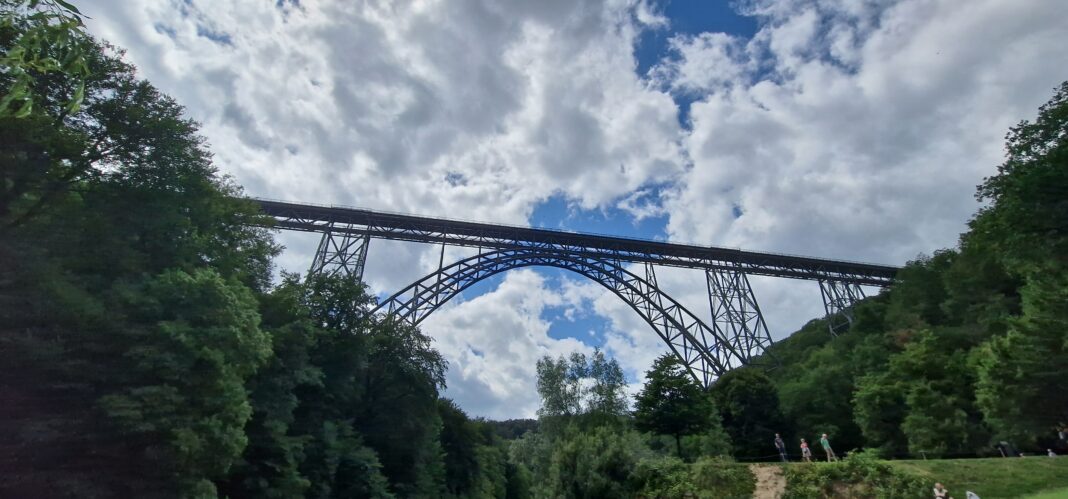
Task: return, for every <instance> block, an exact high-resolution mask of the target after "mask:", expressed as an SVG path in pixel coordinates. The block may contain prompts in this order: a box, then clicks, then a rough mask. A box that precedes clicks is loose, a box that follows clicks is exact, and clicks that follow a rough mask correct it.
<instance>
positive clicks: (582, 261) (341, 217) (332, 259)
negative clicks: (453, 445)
mask: <svg viewBox="0 0 1068 499" xmlns="http://www.w3.org/2000/svg"><path fill="white" fill-rule="evenodd" d="M253 201H255V202H257V203H259V205H260V207H261V209H262V211H263V212H264V214H266V215H268V216H269V217H271V218H273V219H274V227H277V228H282V229H287V230H296V231H304V232H319V233H322V237H321V239H320V242H319V247H318V250H317V251H316V254H315V258H314V260H313V262H312V266H311V269H310V270H309V273H323V274H331V275H344V276H349V277H351V278H354V279H362V276H363V270H364V266H365V263H366V259H367V251H368V246H369V244H370V240H371V238H381V239H394V240H403V241H417V242H425V243H435V244H441V245H442V253H441V259H440V260H439V264H438V269H437V270H436V271H434V272H431V273H429V274H427V275H425V276H423V277H422V278H420V279H418V280H416V281H415V282H413V283H412V284H410V285H409V286H407V287H405V288H404V289H402V290H400V291H398V292H397V293H395V294H394V295H392V296H390V297H389V298H387V299H386V300H384V301H382V302H381V303H379V305H378V307H377V308H376V309H375V311H374V312H375V313H384V314H387V315H390V316H393V317H394V318H395V319H396V320H401V321H405V322H407V323H410V324H412V325H417V324H419V323H420V322H422V321H423V320H424V319H425V318H426V317H427V316H428V315H430V314H431V313H432V312H434V311H435V310H437V309H438V308H439V307H440V306H442V305H443V304H445V303H446V302H448V301H449V300H450V299H452V298H453V297H454V296H456V295H457V294H459V293H460V292H462V291H464V290H465V289H467V288H469V287H470V286H472V285H474V284H475V283H477V282H479V281H481V280H483V279H486V278H488V277H490V276H493V275H496V274H499V273H501V272H505V271H508V270H511V269H516V268H521V267H530V266H547V267H556V268H560V269H564V270H568V271H571V272H575V273H577V274H580V275H582V276H585V277H587V278H589V279H592V280H594V281H595V282H597V283H599V284H601V285H602V286H604V287H605V288H606V289H608V290H609V291H611V292H612V293H614V294H615V295H616V296H618V297H619V298H621V299H622V300H623V301H624V302H626V303H627V304H628V305H629V306H630V307H631V308H632V309H633V310H634V311H635V312H637V313H638V314H639V315H640V316H641V317H642V319H643V320H645V322H646V323H648V324H649V326H650V327H651V328H652V329H653V330H654V331H655V332H656V334H657V335H658V336H660V338H661V339H662V340H663V341H664V342H665V343H666V344H667V345H668V347H669V348H670V349H671V351H672V352H673V353H674V354H675V355H676V356H678V358H679V359H680V360H681V361H682V362H683V364H684V365H685V366H686V368H687V370H688V371H689V372H690V374H691V375H692V376H693V377H694V379H696V380H697V381H698V382H700V383H702V384H703V385H705V386H708V385H711V384H712V383H713V382H714V381H715V380H716V379H717V378H718V377H719V376H721V375H722V374H723V373H725V372H727V371H729V370H731V369H734V368H736V367H740V366H743V365H751V364H753V363H754V362H755V361H756V360H757V358H758V357H760V356H761V355H762V354H763V353H764V352H765V350H766V349H767V347H768V346H770V345H771V343H772V340H771V335H770V333H769V331H768V328H767V324H766V323H765V322H764V318H763V314H762V313H761V311H760V307H759V305H758V304H757V301H756V297H755V295H754V294H753V290H752V287H751V286H750V284H749V278H748V275H749V274H756V275H769V276H774V277H784V278H791V279H806V280H815V281H817V282H818V283H819V287H820V294H821V296H822V298H823V304H824V307H825V310H826V312H827V316H828V319H829V321H828V324H829V329H830V332H831V334H832V335H837V334H839V333H841V332H842V331H843V330H845V329H846V328H848V327H849V326H850V325H851V324H852V322H853V313H852V310H853V305H854V304H855V303H856V302H857V301H858V300H860V299H862V298H864V292H863V290H862V289H861V287H860V286H861V285H868V286H876V287H885V286H887V285H889V284H890V283H891V282H893V279H894V275H895V273H896V271H897V268H896V267H890V266H884V265H874V264H865V263H855V262H844V261H835V260H826V259H817V258H809V257H800V256H789V255H777V254H772V253H758V252H748V251H741V250H734V249H725V248H716V247H702V246H693V245H681V244H673V243H664V242H658V241H647V240H641V239H628V238H619V237H611V236H601V235H594V234H579V233H573V232H563V231H554V230H545V229H533V228H528V227H511V226H505V225H494V224H483V223H474V222H463V221H455V220H445V219H437V218H429V217H418V216H413V215H401V214H392V213H383V212H375V211H370V210H361V209H354V208H346V207H336V206H317V205H310V204H297V203H287V202H280V201H271V200H263V199H255V200H253ZM445 245H456V246H467V247H475V248H478V254H477V255H474V256H471V257H467V258H463V259H461V260H459V261H457V262H454V263H452V264H449V265H445V261H444V249H445ZM625 263H627V264H631V268H634V265H635V264H640V266H643V267H644V272H643V273H644V275H638V274H635V273H634V272H633V271H632V270H630V269H628V268H627V267H625V266H624V264H625ZM657 265H663V266H674V267H685V268H693V269H702V270H704V272H705V282H706V285H707V289H708V296H709V307H710V309H711V318H712V320H711V321H710V322H708V323H706V322H705V321H703V320H701V319H700V318H698V317H697V316H696V315H694V314H693V313H692V312H690V311H689V310H687V309H686V308H685V307H684V306H682V305H681V304H679V303H678V302H677V301H676V300H674V299H673V298H671V297H670V296H668V295H667V294H666V293H664V292H663V291H662V290H661V289H660V287H659V285H658V283H657V280H656V270H655V267H656V266H657Z"/></svg>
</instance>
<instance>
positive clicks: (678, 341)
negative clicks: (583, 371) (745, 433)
mask: <svg viewBox="0 0 1068 499" xmlns="http://www.w3.org/2000/svg"><path fill="white" fill-rule="evenodd" d="M531 266H546V267H557V268H561V269H565V270H570V271H572V272H575V273H577V274H581V275H583V276H586V277H588V278H590V279H593V280H594V281H597V282H598V283H600V284H601V285H602V286H604V287H605V288H607V289H608V290H610V291H612V292H613V293H615V294H616V296H619V297H620V298H621V299H623V301H625V302H627V304H628V305H630V306H631V308H633V309H634V310H635V311H636V312H638V314H639V315H641V317H642V319H644V320H645V322H647V323H648V324H649V325H650V326H651V327H652V328H653V330H655V331H656V333H657V334H658V335H660V338H661V339H663V340H664V341H665V342H666V343H667V344H668V346H669V347H670V348H671V350H672V351H673V352H674V353H675V354H676V355H678V357H679V358H680V359H682V361H683V362H684V363H685V365H686V367H687V369H688V370H689V371H690V374H691V375H693V376H694V378H695V379H697V380H698V381H700V382H702V383H704V384H706V385H708V384H711V383H712V382H713V381H714V380H715V379H716V378H717V377H719V376H720V375H722V374H723V373H724V372H726V371H728V370H730V369H732V368H735V367H738V366H741V365H744V364H747V363H748V362H749V355H751V352H748V351H747V352H744V353H743V352H738V351H736V350H734V349H733V346H732V345H733V343H734V342H732V341H731V340H730V339H729V338H727V337H725V336H723V335H721V334H720V333H719V332H717V331H714V330H712V329H711V328H709V327H708V326H706V325H705V324H704V322H702V321H701V320H700V319H698V318H697V317H696V316H694V315H693V314H692V313H690V311H689V310H687V309H686V308H685V307H683V306H682V305H680V304H679V303H678V302H677V301H675V300H674V299H672V298H671V297H670V296H668V295H666V294H664V293H663V292H662V291H660V289H659V288H658V287H657V285H656V282H655V279H654V280H652V281H650V280H649V279H645V278H642V277H640V276H638V275H636V274H634V273H633V272H630V271H629V270H627V269H625V268H623V267H622V266H621V265H619V264H618V263H615V262H609V261H606V260H602V259H598V258H587V257H582V256H577V255H572V254H569V253H566V252H561V251H554V250H545V249H536V248H531V249H519V250H503V251H492V252H488V253H481V254H478V255H475V256H472V257H469V258H465V259H463V260H460V261H458V262H456V263H453V264H452V265H449V266H447V267H443V268H441V269H439V270H438V271H436V272H431V273H430V274H427V275H426V276H424V277H423V278H422V279H419V280H418V281H416V282H414V283H412V284H411V285H409V286H408V287H406V288H404V289H402V290H401V291H399V292H397V293H396V294H394V295H393V296H391V297H389V298H388V299H386V300H385V301H383V302H382V303H380V304H379V305H378V308H377V309H376V310H375V312H379V311H381V312H386V313H387V314H390V315H394V316H396V317H398V318H399V319H401V320H403V321H405V322H408V323H410V324H412V325H417V324H419V323H420V322H421V321H422V320H423V319H425V318H426V317H427V316H428V315H430V313H431V312H433V311H434V310H437V308H438V307H440V306H442V305H443V304H444V303H445V302H447V301H449V300H450V299H452V297H454V296H456V295H457V294H458V293H460V292H461V291H463V290H465V289H467V288H468V287H470V286H471V285H473V284H475V283H476V282H478V281H481V280H482V279H485V278H487V277H490V276H492V275H495V274H499V273H501V272H504V271H507V270H511V269H516V268H520V267H531ZM756 353H759V352H756Z"/></svg>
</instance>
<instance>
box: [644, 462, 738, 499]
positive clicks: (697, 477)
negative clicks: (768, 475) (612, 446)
mask: <svg viewBox="0 0 1068 499" xmlns="http://www.w3.org/2000/svg"><path fill="white" fill-rule="evenodd" d="M631 480H632V483H633V485H632V488H633V489H634V490H637V491H639V496H640V497H648V498H676V497H697V498H708V499H713V498H715V499H721V498H723V499H729V498H747V497H750V496H751V495H752V493H753V489H754V488H755V485H756V483H755V479H754V478H753V474H752V473H751V472H750V471H749V467H748V466H746V465H744V464H738V463H734V462H730V461H726V460H723V459H713V458H702V459H700V460H698V461H697V462H696V463H693V464H686V463H684V462H682V461H680V460H679V459H678V458H675V457H661V458H654V459H646V460H643V461H641V462H640V463H638V466H637V468H636V469H635V471H634V474H633V475H632V476H631Z"/></svg>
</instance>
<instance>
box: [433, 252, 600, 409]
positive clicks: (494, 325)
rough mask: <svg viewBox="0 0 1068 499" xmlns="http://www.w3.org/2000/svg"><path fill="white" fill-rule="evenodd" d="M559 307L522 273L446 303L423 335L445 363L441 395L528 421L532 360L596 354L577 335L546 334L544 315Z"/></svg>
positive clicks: (534, 399)
mask: <svg viewBox="0 0 1068 499" xmlns="http://www.w3.org/2000/svg"><path fill="white" fill-rule="evenodd" d="M564 303H565V302H564V300H563V299H562V298H561V297H560V296H559V295H557V294H556V293H554V292H553V291H552V290H550V289H548V288H547V287H546V282H545V278H544V277H542V276H541V275H539V274H538V273H536V272H534V271H533V270H529V269H520V270H515V271H512V272H509V273H507V274H505V277H504V280H503V281H502V282H501V284H500V285H499V286H498V287H497V288H496V289H494V290H493V291H490V292H488V293H486V294H482V295H479V296H476V297H474V298H471V299H470V300H466V301H459V302H457V303H453V302H450V303H449V305H448V306H446V307H444V308H443V309H441V310H438V311H437V312H435V313H434V314H433V315H431V316H430V317H429V318H427V320H426V321H425V322H424V323H423V326H422V327H423V330H424V331H425V332H426V333H427V334H429V335H430V336H431V337H433V338H434V339H435V347H436V348H437V349H438V350H439V351H441V353H442V355H444V356H445V358H446V359H447V360H448V361H449V373H448V384H449V388H448V389H447V390H446V392H445V396H447V397H451V398H453V399H455V400H456V401H457V402H458V403H460V404H461V406H462V407H464V409H466V410H467V411H469V412H471V413H473V414H476V415H480V416H487V417H491V418H501V419H504V418H514V417H533V416H534V413H535V411H537V409H538V403H539V399H538V392H537V385H536V376H535V364H536V363H537V360H538V359H539V358H541V357H542V356H545V355H549V356H552V357H557V356H560V355H565V356H566V355H568V354H570V353H571V352H583V353H587V354H589V353H591V352H592V351H593V348H592V347H590V346H589V345H586V344H584V343H582V342H581V341H579V340H576V339H574V338H565V339H554V338H551V337H550V336H549V334H548V332H549V323H548V322H546V321H545V320H543V319H542V318H541V315H542V312H543V311H545V309H546V307H550V306H559V305H563V304H564Z"/></svg>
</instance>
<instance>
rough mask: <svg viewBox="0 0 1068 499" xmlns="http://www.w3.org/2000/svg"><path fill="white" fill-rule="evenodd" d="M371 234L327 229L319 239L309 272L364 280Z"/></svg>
mask: <svg viewBox="0 0 1068 499" xmlns="http://www.w3.org/2000/svg"><path fill="white" fill-rule="evenodd" d="M370 242H371V236H369V235H367V234H353V233H350V232H344V231H333V230H329V229H327V230H326V231H324V232H323V236H322V238H320V239H319V248H318V249H317V250H315V258H314V259H312V264H311V268H309V269H308V274H322V275H329V276H336V275H341V276H345V277H351V278H354V279H356V280H363V269H364V267H365V266H366V264H367V247H368V245H369V244H370Z"/></svg>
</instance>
